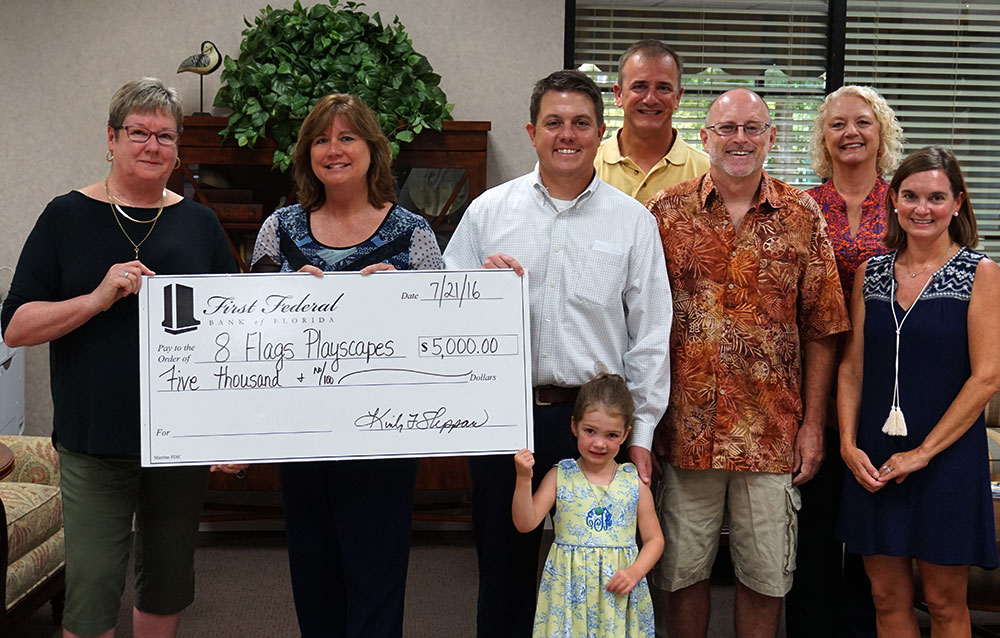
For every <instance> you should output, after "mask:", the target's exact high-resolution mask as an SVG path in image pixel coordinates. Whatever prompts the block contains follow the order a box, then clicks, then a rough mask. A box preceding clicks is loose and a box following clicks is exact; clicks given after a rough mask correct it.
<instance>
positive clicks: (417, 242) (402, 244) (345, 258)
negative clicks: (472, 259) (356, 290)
mask: <svg viewBox="0 0 1000 638" xmlns="http://www.w3.org/2000/svg"><path fill="white" fill-rule="evenodd" d="M265 258H267V261H271V262H273V263H274V264H280V265H281V272H296V271H298V270H299V269H300V268H302V266H305V265H307V264H311V265H313V266H316V267H317V268H319V269H320V270H323V271H326V272H334V271H340V270H361V269H362V268H364V267H365V266H370V265H372V264H377V263H386V264H392V265H393V266H394V267H395V268H396V270H439V269H441V268H443V267H444V261H443V260H442V259H441V249H440V248H439V247H438V243H437V239H436V238H435V237H434V231H433V230H431V227H430V224H428V223H427V220H425V219H424V218H423V217H420V216H419V215H414V214H413V213H411V212H410V211H408V210H406V209H405V208H403V207H402V206H398V205H394V206H393V207H392V208H391V209H390V210H389V212H388V213H387V214H386V216H385V219H384V220H383V221H382V224H381V225H380V226H379V227H378V229H377V230H376V231H375V232H374V234H372V236H371V237H369V238H368V239H366V240H364V241H363V242H361V243H359V244H356V245H354V246H327V245H325V244H322V243H320V242H319V241H317V240H316V238H315V237H313V234H312V231H311V230H310V226H309V214H308V213H306V212H305V211H304V210H302V207H301V206H300V205H299V204H293V205H292V206H286V207H285V208H279V209H278V210H276V211H274V213H272V214H271V216H270V217H268V218H267V219H266V220H264V223H263V225H262V226H261V227H260V232H259V233H258V234H257V244H256V245H255V246H254V250H253V258H252V259H251V261H250V263H251V264H254V265H257V264H258V263H260V262H261V260H262V259H265Z"/></svg>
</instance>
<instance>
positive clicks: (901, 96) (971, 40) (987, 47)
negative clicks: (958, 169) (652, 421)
mask: <svg viewBox="0 0 1000 638" xmlns="http://www.w3.org/2000/svg"><path fill="white" fill-rule="evenodd" d="M998 33H1000V10H998V5H997V3H996V2H995V1H991V2H984V1H982V0H963V1H962V2H942V1H940V0H939V1H931V0H906V1H905V2H903V1H898V0H895V1H893V0H878V1H877V2H876V1H860V0H849V1H848V3H847V42H846V46H845V63H844V82H845V83H848V84H867V85H870V86H872V87H874V88H875V89H876V90H877V91H878V92H879V93H881V94H882V96H883V97H885V99H886V100H887V101H888V102H889V105H890V106H892V108H893V110H894V111H895V112H896V117H897V118H898V119H899V122H900V124H902V126H903V132H904V134H905V135H906V139H907V143H906V147H905V150H906V151H907V152H909V151H913V150H915V149H918V148H921V147H923V146H929V145H938V146H947V147H949V148H951V149H952V151H954V153H955V155H956V157H958V160H959V162H960V163H961V164H962V171H963V173H964V174H965V179H966V182H967V184H968V187H969V189H970V191H971V194H972V197H971V199H972V204H973V208H974V210H975V212H976V218H977V223H978V226H979V236H980V241H979V248H980V250H983V251H985V252H986V253H987V254H989V255H991V256H992V257H993V258H994V259H996V258H998V257H1000V39H998V37H997V34H998Z"/></svg>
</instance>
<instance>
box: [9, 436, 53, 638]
mask: <svg viewBox="0 0 1000 638" xmlns="http://www.w3.org/2000/svg"><path fill="white" fill-rule="evenodd" d="M0 443H2V444H3V445H5V446H7V447H8V448H10V449H11V450H12V451H13V453H14V460H13V471H12V472H11V473H10V474H9V475H7V476H6V477H4V478H3V479H2V480H0V516H2V519H3V527H2V530H3V531H2V536H0V565H2V566H3V567H4V569H5V573H4V577H3V578H2V579H0V603H2V604H0V636H9V635H11V634H12V633H13V632H12V631H11V628H12V627H13V626H14V625H16V624H17V623H18V622H20V621H21V620H23V619H24V618H25V617H27V616H30V615H31V614H32V613H34V612H35V611H36V610H37V609H38V608H39V607H41V606H42V605H43V604H45V602H46V601H52V613H53V619H54V620H55V621H56V622H61V621H62V608H63V601H64V597H63V592H64V587H65V586H64V570H65V565H66V552H65V544H64V541H63V522H62V497H61V494H60V492H59V457H58V455H57V454H56V451H55V450H54V449H53V448H52V441H51V440H50V439H49V438H48V437H41V436H0Z"/></svg>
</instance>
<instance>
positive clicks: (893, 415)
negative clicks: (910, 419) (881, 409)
mask: <svg viewBox="0 0 1000 638" xmlns="http://www.w3.org/2000/svg"><path fill="white" fill-rule="evenodd" d="M882 431H883V432H885V433H886V434H888V435H889V436H906V419H905V418H903V411H902V410H900V409H899V406H898V405H894V406H892V407H891V408H890V409H889V416H888V417H887V418H886V420H885V425H883V426H882Z"/></svg>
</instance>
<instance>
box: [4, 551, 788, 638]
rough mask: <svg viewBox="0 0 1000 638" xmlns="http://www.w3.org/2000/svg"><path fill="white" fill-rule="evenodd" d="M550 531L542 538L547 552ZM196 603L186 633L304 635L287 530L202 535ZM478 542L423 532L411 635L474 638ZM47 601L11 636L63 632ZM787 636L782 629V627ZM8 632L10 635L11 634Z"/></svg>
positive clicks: (195, 637)
mask: <svg viewBox="0 0 1000 638" xmlns="http://www.w3.org/2000/svg"><path fill="white" fill-rule="evenodd" d="M550 540H551V538H549V539H547V540H546V542H543V550H542V551H543V554H542V556H543V557H544V553H547V552H548V544H549V542H550ZM196 560H197V578H198V585H197V593H196V596H195V602H194V604H192V605H191V607H189V608H188V609H187V610H186V611H185V612H184V615H183V617H182V621H181V631H180V636H182V637H183V638H256V637H261V638H263V637H267V638H274V637H280V638H285V637H288V638H294V637H295V636H297V635H298V632H297V627H296V624H295V612H294V610H293V608H292V593H291V588H290V586H289V581H288V562H287V555H286V553H285V543H284V536H283V535H282V534H281V533H280V532H276V533H271V532H265V533H262V532H238V533H206V534H202V538H201V543H200V547H199V549H198V553H197V558H196ZM477 576H478V574H477V569H476V549H475V545H474V543H473V541H472V535H471V533H468V532H418V533H415V534H414V539H413V546H412V549H411V551H410V568H409V574H408V580H407V588H406V616H405V621H404V622H405V626H404V629H403V635H404V636H405V637H406V638H473V637H474V636H475V623H476V582H477V580H476V579H477ZM130 588H131V582H129V583H128V584H127V586H126V592H125V595H124V597H123V602H122V609H121V612H120V614H119V619H118V634H117V635H118V637H119V638H131V636H132V631H131V628H132V620H131V616H130V614H131V601H132V596H131V591H130ZM712 605H713V607H714V608H715V609H717V610H730V609H732V607H731V605H732V587H727V586H716V587H713V588H712ZM718 616H719V617H718V618H715V619H713V623H712V627H711V631H710V634H709V635H710V636H712V637H713V638H723V637H726V636H732V632H731V629H730V624H731V623H730V621H729V620H728V617H729V616H728V613H727V612H723V613H720V614H718ZM59 635H60V632H59V630H58V628H57V627H55V626H54V625H53V624H52V621H51V609H50V608H49V607H48V606H45V607H43V608H42V609H40V610H39V611H38V612H36V613H35V614H34V615H33V616H32V617H31V618H30V619H28V620H27V621H26V622H25V623H24V624H23V625H21V626H20V627H18V628H17V629H16V630H15V632H14V636H11V637H10V638H58V637H59ZM781 636H784V633H782V634H781ZM5 638H6V637H5Z"/></svg>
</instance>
